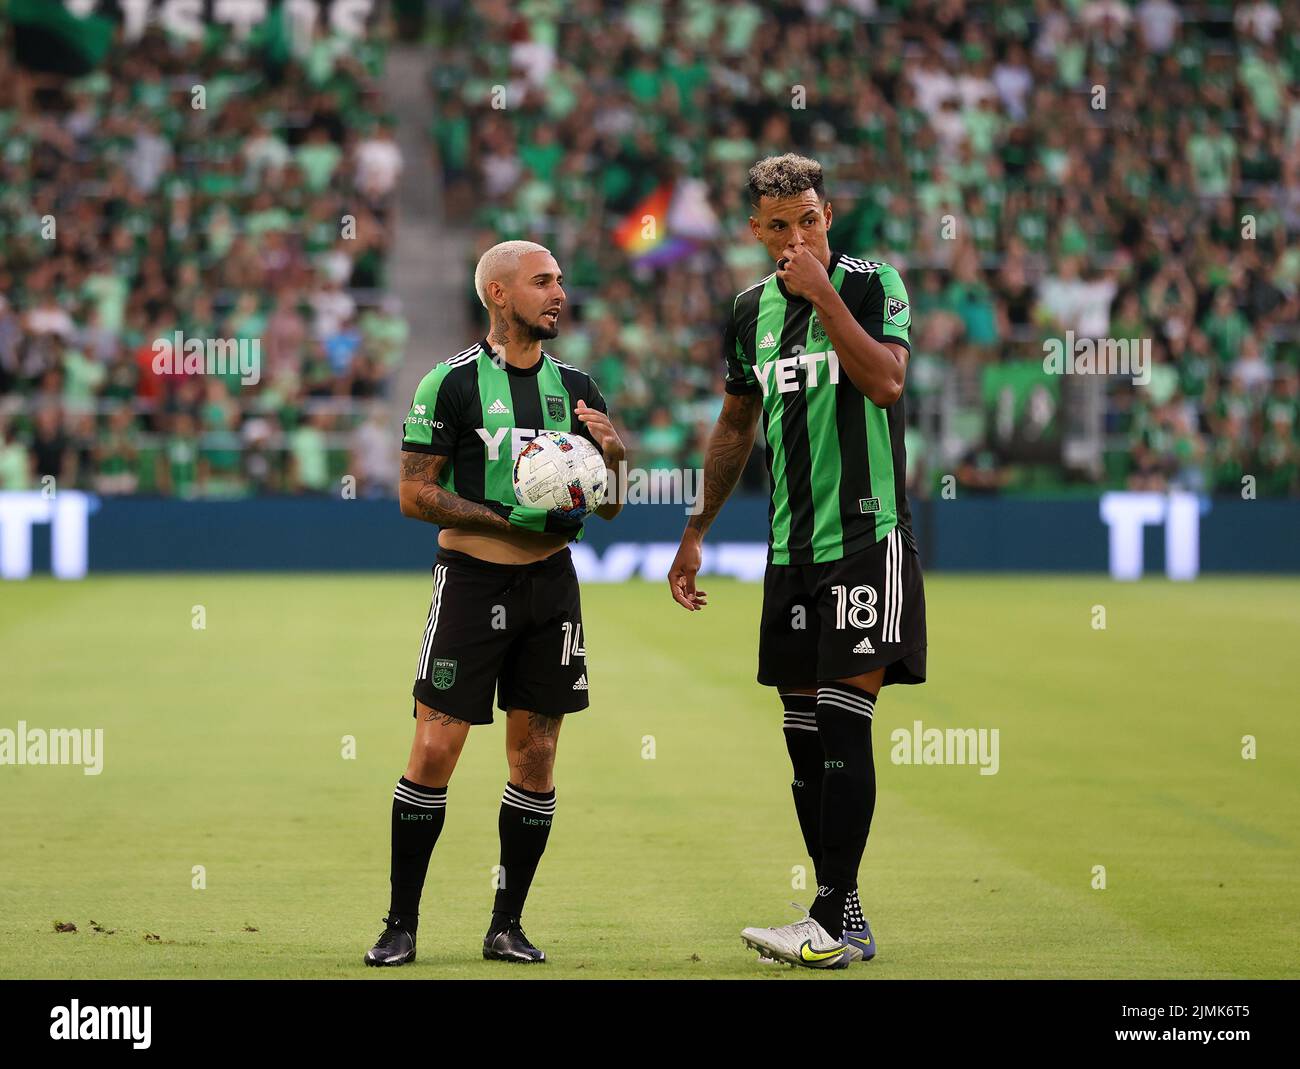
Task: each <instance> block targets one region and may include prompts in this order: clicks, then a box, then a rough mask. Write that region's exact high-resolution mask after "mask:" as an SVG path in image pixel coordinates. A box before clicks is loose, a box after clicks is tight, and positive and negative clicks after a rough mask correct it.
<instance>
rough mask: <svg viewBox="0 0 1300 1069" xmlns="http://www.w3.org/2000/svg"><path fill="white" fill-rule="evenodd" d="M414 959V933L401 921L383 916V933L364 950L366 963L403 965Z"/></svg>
mask: <svg viewBox="0 0 1300 1069" xmlns="http://www.w3.org/2000/svg"><path fill="white" fill-rule="evenodd" d="M414 960H415V933H414V932H411V931H409V930H408V929H406V928H403V927H402V925H401V923H400V922H398V921H395V920H393V919H391V918H389V917H385V918H384V934H383V935H381V936H380V937H379V941H378V942H377V943H375V945H374V946H372V947H371V948H370V949H369V950H367V951H366V964H367V965H405V964H406V963H407V962H410V961H414Z"/></svg>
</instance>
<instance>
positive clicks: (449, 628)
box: [411, 548, 587, 724]
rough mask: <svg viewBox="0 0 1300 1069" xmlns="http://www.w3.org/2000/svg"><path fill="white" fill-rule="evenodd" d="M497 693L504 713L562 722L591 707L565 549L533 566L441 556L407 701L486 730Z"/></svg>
mask: <svg viewBox="0 0 1300 1069" xmlns="http://www.w3.org/2000/svg"><path fill="white" fill-rule="evenodd" d="M493 691H496V692H497V704H498V705H499V706H500V708H502V709H527V710H529V711H530V712H536V713H543V714H545V715H548V716H559V715H561V714H563V713H576V712H577V711H578V710H579V709H585V708H587V651H586V649H585V648H584V646H583V636H582V605H581V603H580V602H579V600H578V575H577V573H576V572H575V571H574V570H573V557H572V556H571V555H570V553H569V550H568V549H567V548H566V549H562V550H560V551H559V552H558V553H555V554H552V555H551V556H549V557H547V558H546V559H545V560H540V561H537V562H535V563H533V564H493V563H492V562H491V561H484V560H479V559H478V558H477V557H471V556H469V555H468V554H465V553H458V552H456V551H454V550H447V549H439V550H438V557H437V563H436V564H435V565H434V566H433V599H432V601H431V602H430V605H429V620H428V623H427V624H426V625H425V628H424V640H423V641H422V642H421V643H420V661H419V667H418V670H417V672H416V677H415V686H414V687H413V688H412V689H411V694H412V695H413V696H414V697H415V698H416V700H417V701H421V702H423V703H424V704H425V705H427V706H429V707H430V708H431V709H436V710H437V711H438V712H440V713H446V714H447V715H449V716H454V717H455V718H456V719H457V720H467V721H469V722H470V723H471V724H490V723H492V694H493ZM414 714H415V710H414V709H412V715H414Z"/></svg>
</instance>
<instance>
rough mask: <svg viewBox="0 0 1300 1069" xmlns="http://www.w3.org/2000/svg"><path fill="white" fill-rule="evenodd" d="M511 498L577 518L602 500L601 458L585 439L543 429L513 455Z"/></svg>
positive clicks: (563, 432) (565, 432)
mask: <svg viewBox="0 0 1300 1069" xmlns="http://www.w3.org/2000/svg"><path fill="white" fill-rule="evenodd" d="M514 479H515V497H516V498H518V499H519V503H520V504H521V505H528V506H529V507H531V508H538V509H546V510H548V511H550V512H558V513H561V514H562V515H565V516H571V517H573V518H575V519H576V518H579V517H582V516H585V515H587V513H589V512H594V511H595V510H596V509H598V508H599V507H600V505H601V503H602V502H604V500H605V480H606V473H605V458H604V457H602V456H601V455H600V450H599V449H597V448H596V447H595V446H594V445H592V444H591V443H590V442H589V441H587V439H586V438H582V437H579V436H578V435H576V434H569V433H568V432H567V431H543V432H542V433H541V434H539V435H538V436H537V437H536V438H534V439H533V440H532V441H531V442H529V443H528V444H527V445H526V446H524V448H523V449H522V450H521V451H520V453H519V456H518V457H516V458H515V469H514Z"/></svg>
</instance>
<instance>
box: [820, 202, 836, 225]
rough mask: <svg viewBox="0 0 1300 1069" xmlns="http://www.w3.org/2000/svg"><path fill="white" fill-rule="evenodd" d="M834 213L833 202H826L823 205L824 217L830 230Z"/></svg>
mask: <svg viewBox="0 0 1300 1069" xmlns="http://www.w3.org/2000/svg"><path fill="white" fill-rule="evenodd" d="M832 214H833V213H832V212H831V202H830V201H827V202H826V203H825V204H823V205H822V218H823V219H825V220H826V229H827V230H829V229H830V228H831V216H832Z"/></svg>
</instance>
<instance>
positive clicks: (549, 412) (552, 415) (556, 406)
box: [546, 393, 568, 423]
mask: <svg viewBox="0 0 1300 1069" xmlns="http://www.w3.org/2000/svg"><path fill="white" fill-rule="evenodd" d="M567 414H568V413H567V412H566V411H565V407H564V398H563V397H556V396H555V395H554V394H549V393H548V394H547V395H546V416H547V418H548V419H550V420H551V421H552V422H554V423H562V422H564V417H565V416H566V415H567Z"/></svg>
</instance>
